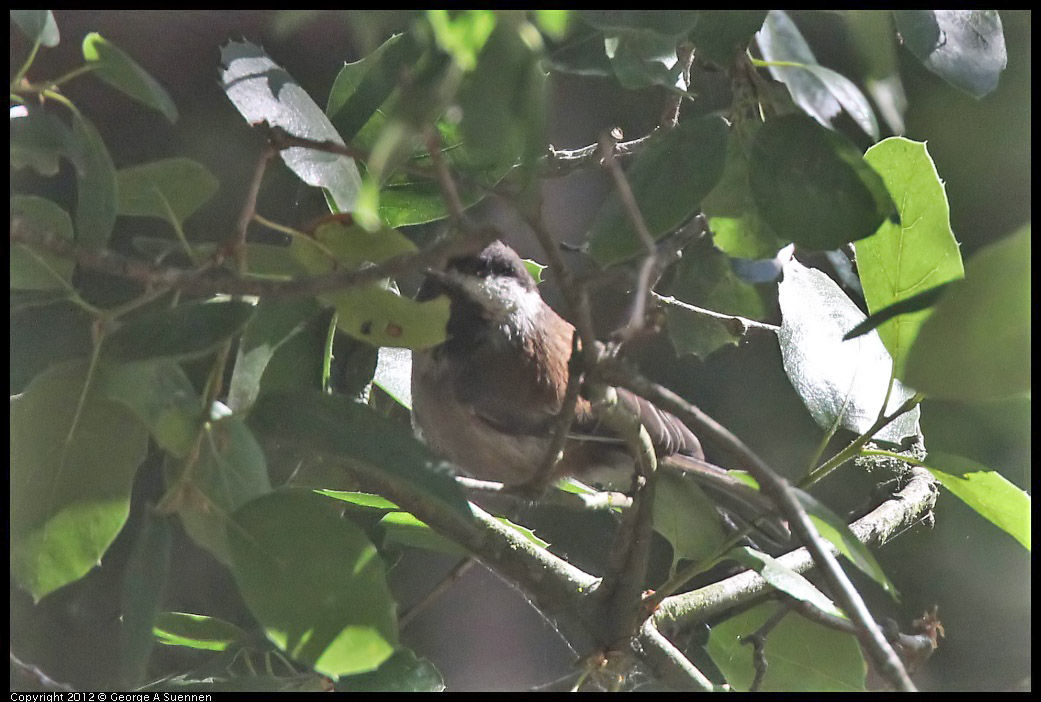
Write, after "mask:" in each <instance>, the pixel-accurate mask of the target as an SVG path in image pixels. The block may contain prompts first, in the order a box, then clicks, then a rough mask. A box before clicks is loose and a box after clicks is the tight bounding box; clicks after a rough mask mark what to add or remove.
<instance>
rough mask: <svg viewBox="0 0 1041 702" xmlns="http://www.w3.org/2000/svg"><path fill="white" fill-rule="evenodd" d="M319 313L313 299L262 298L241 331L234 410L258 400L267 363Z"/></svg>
mask: <svg viewBox="0 0 1041 702" xmlns="http://www.w3.org/2000/svg"><path fill="white" fill-rule="evenodd" d="M317 312H318V305H317V304H315V301H314V300H313V299H310V298H304V299H300V300H278V299H272V298H262V299H261V300H260V302H259V303H257V307H256V313H255V314H254V315H253V316H252V317H251V318H250V320H249V322H247V323H246V328H245V329H244V330H243V332H242V339H241V340H240V341H239V345H238V351H237V352H236V356H235V368H234V370H233V371H232V374H231V383H230V384H229V386H228V406H229V407H231V409H232V411H234V412H239V411H243V410H246V409H248V408H249V407H250V406H252V404H253V403H254V402H256V399H257V397H258V396H259V394H260V392H261V379H262V378H263V376H264V370H265V369H266V368H267V365H268V362H269V361H270V360H271V358H272V357H273V356H274V355H275V352H276V351H277V350H278V349H279V348H280V347H281V346H282V344H284V343H285V342H286V341H287V340H289V339H290V338H292V337H293V336H294V335H295V334H296V333H297V332H299V331H300V330H301V329H303V328H304V327H305V326H306V325H307V323H308V321H309V320H310V319H311V318H313V317H314V316H315V314H316V313H317Z"/></svg>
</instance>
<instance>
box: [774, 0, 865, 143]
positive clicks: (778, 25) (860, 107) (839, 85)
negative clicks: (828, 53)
mask: <svg viewBox="0 0 1041 702" xmlns="http://www.w3.org/2000/svg"><path fill="white" fill-rule="evenodd" d="M756 38H757V39H758V41H759V48H760V49H761V50H762V52H763V58H764V59H766V60H767V61H777V62H790V63H798V64H801V65H800V66H769V71H770V75H772V76H773V77H774V78H775V79H777V80H779V81H780V82H782V83H784V84H785V85H787V86H788V90H789V91H791V94H792V100H794V101H795V103H796V104H797V105H799V107H801V108H802V109H804V110H805V111H806V112H807V114H809V115H810V116H811V117H813V118H814V119H815V120H817V121H818V122H820V123H821V125H823V126H825V127H827V126H829V125H831V124H832V121H833V120H834V119H835V118H836V117H837V116H838V115H839V114H840V113H841V112H842V110H845V111H846V112H847V114H849V116H850V117H852V118H853V121H854V122H856V123H857V125H858V126H859V127H860V128H861V129H863V130H864V131H865V132H866V133H867V134H868V136H870V137H871V138H872V139H878V122H877V121H876V120H875V113H874V112H873V111H872V110H871V103H869V102H868V101H867V98H865V97H864V95H863V93H861V92H860V90H859V89H858V88H857V86H856V85H854V84H853V82H852V81H851V80H849V79H848V78H846V77H845V76H843V75H840V74H838V73H836V72H835V71H832V70H830V69H828V68H825V67H824V66H821V65H819V64H818V63H817V59H816V57H815V56H814V55H813V51H812V50H811V49H810V46H809V44H807V43H806V40H805V39H803V38H802V34H800V33H799V29H798V27H796V26H795V23H794V22H792V20H791V19H790V18H789V17H788V15H787V14H785V13H784V11H782V10H771V11H770V13H769V14H768V15H767V17H766V22H765V23H764V24H763V28H762V29H761V30H760V31H759V33H758V34H757V35H756Z"/></svg>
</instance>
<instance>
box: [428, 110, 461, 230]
mask: <svg viewBox="0 0 1041 702" xmlns="http://www.w3.org/2000/svg"><path fill="white" fill-rule="evenodd" d="M424 138H425V139H426V144H427V151H428V152H429V153H430V162H431V163H432V164H433V165H434V175H435V177H436V179H437V185H438V187H439V188H441V197H442V199H443V200H444V201H445V207H446V208H447V209H448V217H449V219H450V220H451V221H452V223H453V224H455V226H457V227H459V229H460V230H463V231H465V230H466V229H467V228H468V227H469V226H470V225H469V224H468V223H467V221H466V215H465V214H463V209H464V208H463V201H462V199H460V197H459V189H458V188H457V187H456V185H455V180H454V179H453V177H452V172H451V171H450V170H449V168H448V165H447V164H446V163H445V159H444V156H443V155H442V154H441V149H442V148H443V144H442V143H441V136H440V135H439V134H438V133H437V131H436V130H434V129H433V128H432V127H427V129H426V132H425V133H424Z"/></svg>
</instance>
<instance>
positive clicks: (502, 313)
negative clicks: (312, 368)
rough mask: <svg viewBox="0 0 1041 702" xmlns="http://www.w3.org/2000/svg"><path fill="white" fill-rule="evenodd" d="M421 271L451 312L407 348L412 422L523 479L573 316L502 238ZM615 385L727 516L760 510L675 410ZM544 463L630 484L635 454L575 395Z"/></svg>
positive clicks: (551, 409) (453, 457)
mask: <svg viewBox="0 0 1041 702" xmlns="http://www.w3.org/2000/svg"><path fill="white" fill-rule="evenodd" d="M425 273H426V277H425V280H424V282H423V284H422V285H421V286H420V289H419V292H418V293H417V299H418V300H421V301H424V300H431V299H434V298H435V297H438V296H439V295H445V296H447V297H448V300H449V316H448V323H447V326H446V339H445V341H444V342H443V343H441V344H439V345H436V346H433V347H430V348H427V349H422V350H414V351H413V355H412V413H413V425H414V426H415V428H416V430H417V433H418V434H419V435H420V436H421V438H422V439H423V440H424V441H425V442H426V443H427V445H428V446H429V447H430V448H431V449H432V450H433V451H434V452H435V453H437V454H439V455H440V456H442V457H444V458H446V459H447V460H449V461H450V462H451V463H453V464H454V465H455V466H457V467H458V469H459V470H460V471H461V472H462V473H463V474H465V475H467V476H469V477H472V478H478V479H481V480H488V481H498V482H501V483H503V484H504V485H506V486H522V485H526V484H529V483H530V481H531V480H532V479H533V478H535V476H536V474H537V473H538V471H539V468H540V466H541V465H542V463H543V462H544V461H545V459H546V455H547V453H548V451H549V450H550V444H551V442H552V439H553V434H554V432H555V430H556V426H557V420H558V416H559V414H560V411H561V407H562V406H563V404H564V400H565V395H566V392H567V385H568V376H569V371H570V368H569V361H570V358H571V353H572V348H573V338H574V335H575V333H576V331H575V327H574V326H573V325H572V324H571V323H570V322H568V321H567V320H565V319H564V318H562V317H561V316H560V315H558V314H557V313H556V312H555V311H554V310H553V308H552V307H550V306H549V305H548V304H547V303H546V302H545V301H544V300H543V298H542V295H541V294H540V292H539V289H538V286H537V285H536V283H535V280H534V278H532V276H531V274H530V273H529V272H528V270H527V268H526V267H525V265H524V262H523V261H522V260H521V258H520V257H519V256H518V255H517V253H516V252H515V251H514V250H513V249H512V248H510V247H509V246H507V245H506V244H504V243H503V242H502V241H494V242H492V243H491V244H489V245H487V246H486V247H485V248H483V249H481V250H480V251H478V252H476V253H470V254H465V255H461V256H457V257H454V258H451V259H449V260H448V261H447V263H446V265H445V266H444V269H443V270H438V269H431V270H427V271H426V272H425ZM616 392H617V398H618V402H620V403H622V404H624V405H625V406H626V407H628V409H629V410H631V411H632V412H633V413H634V415H635V416H637V417H638V418H639V421H640V423H641V424H642V425H643V427H644V428H645V429H646V430H647V433H648V435H649V437H650V439H651V443H652V444H653V446H654V450H655V453H656V455H657V456H658V459H659V463H660V464H661V465H664V466H667V467H670V468H672V469H678V470H681V471H683V472H687V473H690V474H692V475H694V476H695V478H696V479H697V481H698V483H699V484H700V485H702V486H703V487H706V488H708V492H709V494H710V496H712V497H714V498H715V499H716V501H717V502H720V503H724V505H721V506H723V513H724V514H725V515H727V516H728V517H730V518H736V520H737V521H739V522H740V521H742V520H746V519H747V520H750V519H755V518H757V517H760V516H761V515H762V514H764V513H765V512H767V511H769V509H770V503H769V501H768V500H767V499H766V498H765V497H764V496H762V495H761V494H760V493H759V492H758V491H757V490H755V489H754V488H752V487H750V486H748V485H746V484H744V483H742V482H740V481H739V480H737V479H736V478H733V477H731V476H730V475H729V473H728V472H727V471H726V470H724V469H723V468H720V467H718V466H715V465H713V464H711V463H708V462H707V461H706V460H705V454H704V451H703V449H702V445H701V442H700V441H699V440H698V438H697V436H696V435H695V434H694V432H692V431H691V430H690V428H689V427H687V426H686V425H685V424H684V423H683V422H682V421H681V420H680V419H679V418H677V417H676V416H675V415H673V414H670V413H669V412H667V411H665V410H662V409H661V408H659V407H657V406H656V405H655V404H654V403H652V402H650V401H648V400H646V399H645V398H643V397H640V396H638V395H636V394H634V393H632V392H630V391H628V390H626V389H623V388H617V389H616ZM553 470H554V474H553V476H552V477H553V478H561V477H572V476H573V477H576V478H578V479H582V480H584V481H587V482H591V483H595V484H604V485H609V484H615V485H617V484H622V485H625V484H629V485H631V484H632V481H631V476H632V475H633V473H634V470H635V464H634V460H633V458H632V455H631V453H630V451H629V450H628V448H627V446H626V444H625V442H624V441H623V440H622V439H621V438H620V437H618V436H617V435H613V434H612V433H611V432H610V430H609V429H608V428H607V427H605V426H602V425H601V424H600V423H599V422H598V420H597V412H596V411H595V409H594V407H593V405H592V403H591V402H590V401H589V400H588V399H587V398H585V397H582V396H580V397H579V398H578V400H577V404H576V407H575V413H574V421H573V423H572V427H571V431H570V433H569V434H568V436H567V439H566V441H565V442H564V447H563V450H562V453H561V454H560V457H559V459H558V460H557V462H556V464H555V466H554V469H553ZM773 521H775V522H776V521H777V520H773ZM760 524H762V522H760ZM731 526H733V524H732V523H731ZM774 531H776V532H777V533H776V534H770V535H769V538H771V539H772V540H774V541H779V540H780V539H784V538H787V529H786V527H784V525H783V524H779V526H778V528H775V529H774Z"/></svg>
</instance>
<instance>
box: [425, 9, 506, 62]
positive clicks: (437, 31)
mask: <svg viewBox="0 0 1041 702" xmlns="http://www.w3.org/2000/svg"><path fill="white" fill-rule="evenodd" d="M495 19H496V18H495V12H493V11H492V10H461V11H458V12H455V13H454V14H451V15H450V14H449V13H448V10H427V21H428V22H430V28H431V29H432V30H433V31H434V39H435V40H437V45H438V46H440V47H441V49H442V50H444V51H445V52H446V53H448V54H450V55H451V56H452V58H453V59H454V60H455V62H456V63H457V64H459V65H460V66H461V67H462V68H463V69H464V70H467V71H471V70H473V69H474V67H475V66H476V65H477V57H478V55H479V54H480V53H481V50H482V49H483V48H484V45H485V43H486V42H487V41H488V37H489V36H491V34H492V32H493V31H494V30H495V27H496V21H495Z"/></svg>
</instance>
